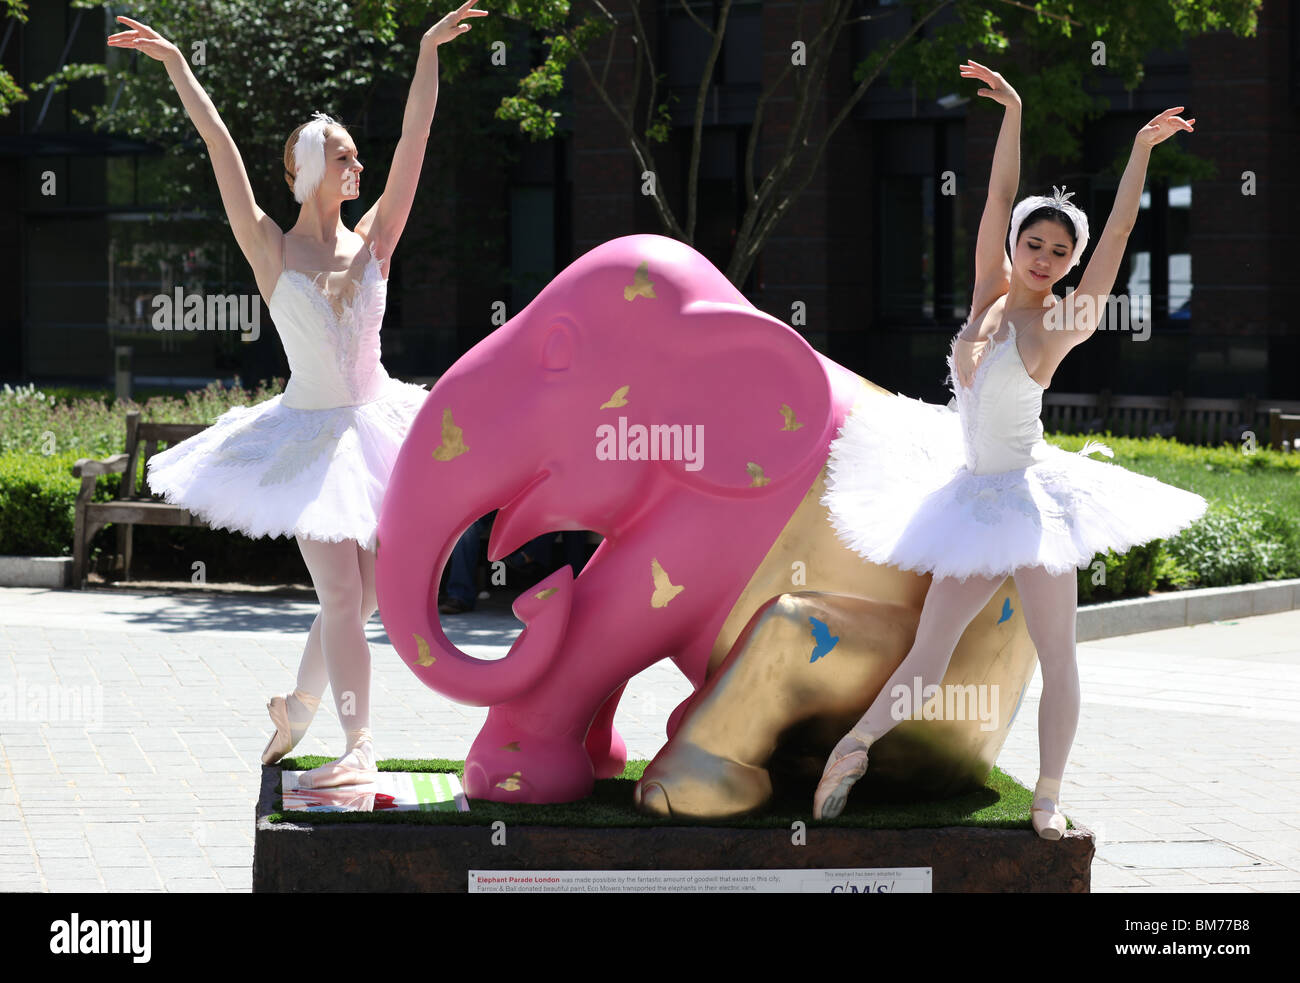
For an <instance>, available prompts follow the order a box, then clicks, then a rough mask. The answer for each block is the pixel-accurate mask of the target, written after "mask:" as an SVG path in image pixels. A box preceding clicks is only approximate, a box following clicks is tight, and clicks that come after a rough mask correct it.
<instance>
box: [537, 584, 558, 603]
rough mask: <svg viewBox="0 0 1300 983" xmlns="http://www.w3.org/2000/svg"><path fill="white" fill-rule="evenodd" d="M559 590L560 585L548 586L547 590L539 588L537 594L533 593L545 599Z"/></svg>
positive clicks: (539, 598) (541, 599)
mask: <svg viewBox="0 0 1300 983" xmlns="http://www.w3.org/2000/svg"><path fill="white" fill-rule="evenodd" d="M557 590H559V588H558V587H548V588H546V590H539V591H538V592H537V593H536V594H534V595H533V597H535V598H537V599H538V600H539V601H544V600H546V599H547V598H548V597H550V596H551V595H552V594H554V593H555V592H556V591H557Z"/></svg>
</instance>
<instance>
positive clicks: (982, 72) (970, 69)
mask: <svg viewBox="0 0 1300 983" xmlns="http://www.w3.org/2000/svg"><path fill="white" fill-rule="evenodd" d="M959 71H960V72H961V76H962V78H968V79H971V78H973V79H979V80H980V81H981V82H983V83H984V84H985V85H986V86H988V88H987V89H980V90H979V91H978V92H976V93H975V94H976V95H977V96H985V97H987V98H989V99H992V100H993V101H994V102H998V103H1001V104H1002V105H1004V106H1008V107H1010V106H1017V107H1019V105H1020V95H1019V93H1017V92H1016V90H1015V89H1013V88H1012V87H1011V84H1010V83H1009V82H1008V81H1007V80H1006V79H1004V78H1003V77H1002V76H1001V75H999V74H998V73H997V72H995V71H993V69H991V68H988V67H986V66H984V65H981V64H980V63H979V62H977V61H968V62H966V64H964V65H962V66H960V68H959Z"/></svg>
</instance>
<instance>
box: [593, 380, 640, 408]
mask: <svg viewBox="0 0 1300 983" xmlns="http://www.w3.org/2000/svg"><path fill="white" fill-rule="evenodd" d="M631 388H632V387H631V386H619V387H618V388H617V389H615V390H614V395H613V396H611V397H609V399H608V400H606V401H605V402H603V403H601V404H600V408H601V409H602V410H616V409H618V408H619V407H621V406H626V405H627V393H628V390H629V389H631Z"/></svg>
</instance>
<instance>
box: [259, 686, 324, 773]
mask: <svg viewBox="0 0 1300 983" xmlns="http://www.w3.org/2000/svg"><path fill="white" fill-rule="evenodd" d="M289 696H293V697H296V698H297V700H298V702H299V703H301V704H302V705H303V706H304V707H305V708H306V709H308V710H310V711H311V716H312V717H314V716H316V708H317V707H318V706H320V697H319V696H312V695H311V694H310V693H304V692H303V691H302V690H297V689H296V690H294V691H293V692H292V693H290V694H288V695H287V696H273V697H271V699H270V700H268V701H267V703H266V712H267V713H269V714H270V715H271V723H273V724H274V725H275V733H273V734H272V735H271V739H270V740H269V741H267V742H266V748H265V749H264V750H263V751H262V764H264V765H273V764H275V763H276V762H277V761H279V760H280V759H281V758H283V757H284V756H285V755H286V754H288V753H289V752H290V751H292V750H293V749H294V748H295V747H296V746H297V744H298V742H299V741H301V740H302V738H303V735H304V734H306V733H307V725H308V724H310V723H311V717H308V718H307V720H306V722H304V723H301V724H299V725H298V727H297V733H295V732H294V730H295V728H294V725H293V723H292V721H290V720H289V705H288V702H287V701H288V699H289Z"/></svg>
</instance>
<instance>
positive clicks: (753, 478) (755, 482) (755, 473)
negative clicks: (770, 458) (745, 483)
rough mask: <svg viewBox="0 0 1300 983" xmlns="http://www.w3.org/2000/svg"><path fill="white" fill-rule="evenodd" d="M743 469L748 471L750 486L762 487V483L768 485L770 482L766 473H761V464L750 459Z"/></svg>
mask: <svg viewBox="0 0 1300 983" xmlns="http://www.w3.org/2000/svg"><path fill="white" fill-rule="evenodd" d="M745 470H746V471H747V472H748V473H749V478H750V481H749V487H750V488H762V487H763V486H764V485H770V484H771V483H772V479H771V478H769V477H768V476H767V475H765V474H763V467H762V465H759V464H755V463H754V462H753V461H750V462H749V463H748V464H746V465H745Z"/></svg>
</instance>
